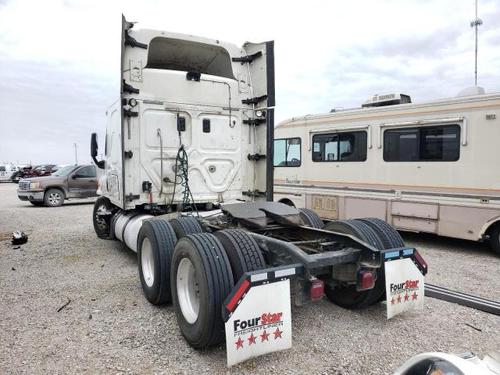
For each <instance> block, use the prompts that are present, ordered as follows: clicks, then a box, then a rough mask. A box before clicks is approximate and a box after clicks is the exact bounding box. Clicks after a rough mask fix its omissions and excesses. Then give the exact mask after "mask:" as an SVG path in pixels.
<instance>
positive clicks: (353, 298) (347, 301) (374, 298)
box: [325, 220, 385, 309]
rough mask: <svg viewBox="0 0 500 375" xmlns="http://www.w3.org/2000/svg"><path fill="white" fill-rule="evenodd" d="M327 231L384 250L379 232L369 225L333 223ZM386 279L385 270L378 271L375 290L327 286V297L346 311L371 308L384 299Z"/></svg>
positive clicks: (350, 221)
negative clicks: (354, 238)
mask: <svg viewBox="0 0 500 375" xmlns="http://www.w3.org/2000/svg"><path fill="white" fill-rule="evenodd" d="M325 229H326V230H331V231H333V232H340V233H345V234H350V235H353V236H354V237H356V238H358V239H360V240H361V241H363V242H366V243H368V244H370V245H372V246H373V247H375V248H376V249H379V250H380V249H383V248H384V243H383V241H382V239H381V238H380V236H379V235H378V233H377V232H375V231H374V230H373V229H372V228H371V227H370V226H368V224H366V223H363V222H361V221H358V220H338V221H331V222H329V223H328V224H326V226H325ZM384 293H385V277H384V274H383V270H381V269H379V270H378V271H377V280H376V281H375V286H374V287H373V289H370V290H364V291H357V290H356V285H337V286H335V287H331V286H329V285H328V283H326V284H325V295H326V297H327V298H328V299H329V300H330V301H331V302H333V303H335V304H336V305H339V306H341V307H344V308H346V309H360V308H364V307H368V306H371V305H373V304H375V303H377V302H378V301H380V300H381V299H382V298H383V297H384Z"/></svg>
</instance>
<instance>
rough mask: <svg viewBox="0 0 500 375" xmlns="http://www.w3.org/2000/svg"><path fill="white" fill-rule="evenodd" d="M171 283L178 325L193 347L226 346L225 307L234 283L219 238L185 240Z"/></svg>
mask: <svg viewBox="0 0 500 375" xmlns="http://www.w3.org/2000/svg"><path fill="white" fill-rule="evenodd" d="M170 282H171V285H172V302H173V304H174V308H175V315H176V317H177V322H178V324H179V328H180V330H181V333H182V335H183V336H184V337H185V339H186V341H187V342H188V343H189V345H191V346H192V347H194V348H197V349H198V348H200V349H201V348H206V347H209V346H214V345H218V344H220V343H221V342H223V341H224V321H223V318H222V305H223V303H224V299H225V298H226V296H227V295H228V294H229V293H230V292H231V288H232V286H233V284H234V282H233V275H232V273H231V266H230V264H229V260H228V258H227V256H226V253H225V251H224V248H223V247H222V244H221V243H220V241H219V240H218V239H217V237H215V236H214V235H213V234H210V233H199V234H191V235H189V236H186V237H183V238H181V239H180V240H179V242H178V243H177V245H176V247H175V250H174V254H173V257H172V271H171V274H170Z"/></svg>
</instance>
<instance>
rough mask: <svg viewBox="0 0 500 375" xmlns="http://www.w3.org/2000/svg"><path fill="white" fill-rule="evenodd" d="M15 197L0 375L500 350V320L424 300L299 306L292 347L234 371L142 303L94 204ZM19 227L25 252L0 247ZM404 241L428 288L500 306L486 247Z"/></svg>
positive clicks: (130, 266) (289, 370) (129, 266)
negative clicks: (403, 304) (96, 225)
mask: <svg viewBox="0 0 500 375" xmlns="http://www.w3.org/2000/svg"><path fill="white" fill-rule="evenodd" d="M15 188H16V186H15V185H14V184H0V317H1V318H0V373H35V374H37V373H122V372H126V373H169V374H170V373H229V372H230V373H233V372H234V373H254V372H259V373H264V372H265V373H276V374H277V373H279V374H295V373H327V374H384V373H391V372H392V371H393V370H394V369H395V368H397V366H399V365H400V364H401V363H402V362H404V361H405V360H406V359H407V358H409V357H410V356H412V355H414V354H417V353H420V352H424V351H446V352H455V353H460V352H464V351H467V350H471V351H473V352H475V353H477V354H480V355H484V354H485V353H487V352H488V351H491V350H500V336H499V334H500V317H497V316H493V315H490V314H486V313H483V312H480V311H476V310H473V309H470V308H466V307H462V306H458V305H454V304H450V303H447V302H442V301H438V300H433V299H430V298H427V299H426V302H425V307H424V310H423V311H417V312H411V313H408V314H405V315H403V316H398V317H396V318H394V319H392V320H389V321H387V320H386V319H385V310H384V308H385V306H384V305H382V304H379V305H377V306H372V307H371V308H369V309H366V310H362V311H355V312H352V311H347V310H344V309H342V308H340V307H337V306H335V305H333V304H331V303H329V302H328V301H326V300H324V301H321V302H319V303H316V304H312V305H307V306H304V307H300V308H294V311H293V318H294V320H293V335H294V342H293V348H292V349H291V350H288V351H286V352H281V353H274V354H270V355H267V356H264V357H260V358H257V359H253V360H250V361H247V362H245V363H243V364H240V365H239V366H236V367H234V368H232V369H231V371H229V370H228V369H227V368H226V367H225V351H224V349H223V348H222V347H219V348H214V349H211V350H208V351H201V352H200V351H195V350H193V349H191V348H190V347H189V346H188V345H187V344H186V342H185V341H184V340H183V338H182V336H181V335H180V332H179V330H178V328H177V324H176V320H175V315H174V311H173V308H172V307H171V306H165V307H160V308H159V307H156V306H152V305H150V304H149V303H148V302H147V301H146V299H145V298H144V297H143V296H142V291H141V286H140V281H139V277H138V273H137V265H136V259H135V254H134V253H132V252H131V251H129V250H126V249H124V248H123V247H122V246H121V244H120V243H118V242H112V241H104V240H99V239H97V238H96V236H95V235H94V232H93V228H92V223H91V213H92V202H91V201H88V200H87V201H79V202H74V203H67V204H65V205H64V206H63V207H59V208H45V207H34V206H32V205H30V204H29V203H28V202H21V201H19V200H18V199H17V197H16V193H15ZM14 230H23V231H25V232H26V233H27V234H28V235H29V242H28V243H27V244H25V245H23V246H22V247H21V248H20V249H14V248H13V246H12V245H11V244H10V242H9V241H8V240H2V235H4V234H5V235H7V236H8V235H9V233H11V232H12V231H14ZM405 239H406V241H407V244H408V245H413V246H416V247H417V248H418V249H420V251H421V252H422V254H423V256H424V257H425V259H426V260H427V262H428V263H429V267H430V273H429V275H428V278H427V281H428V282H431V283H434V284H438V285H442V286H446V287H449V288H452V289H459V290H463V291H466V292H471V293H474V294H477V295H480V296H484V297H488V298H494V299H500V293H499V289H498V286H499V285H500V272H499V270H500V257H498V256H495V255H494V254H493V253H491V252H490V251H489V250H488V249H487V248H486V247H485V246H484V245H481V244H476V243H471V242H466V241H458V240H452V239H443V238H437V237H433V236H423V235H417V234H408V235H405ZM68 301H70V302H69V304H68V305H67V306H66V307H65V308H63V309H62V310H61V311H59V312H58V309H59V308H60V307H61V306H63V305H64V304H65V303H67V302H68ZM467 324H470V325H472V326H474V327H476V328H477V329H474V328H472V327H470V326H468V325H467Z"/></svg>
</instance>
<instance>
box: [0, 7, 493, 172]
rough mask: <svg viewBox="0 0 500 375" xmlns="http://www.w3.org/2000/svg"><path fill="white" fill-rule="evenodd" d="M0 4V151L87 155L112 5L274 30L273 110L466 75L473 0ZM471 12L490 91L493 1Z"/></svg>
mask: <svg viewBox="0 0 500 375" xmlns="http://www.w3.org/2000/svg"><path fill="white" fill-rule="evenodd" d="M0 9H1V11H0V66H2V69H1V70H0V82H1V85H2V90H1V91H0V113H1V117H0V132H1V134H2V137H0V161H9V160H12V161H16V160H18V161H20V162H27V161H29V160H32V161H33V162H35V163H38V162H59V163H68V162H72V161H73V143H74V142H76V143H77V144H78V146H79V152H80V155H81V160H85V161H88V143H89V135H90V133H91V132H92V131H96V130H97V131H99V132H100V133H101V134H102V133H103V131H104V124H105V115H104V112H105V110H106V108H107V106H108V105H109V104H111V103H112V102H113V101H114V100H115V99H116V98H117V96H118V85H119V79H118V69H119V68H118V66H119V42H118V41H119V30H120V14H121V13H122V12H123V13H124V14H126V15H127V16H128V18H129V19H130V20H133V21H140V24H139V25H137V26H136V27H144V28H158V29H166V30H169V31H175V32H180V33H187V34H194V35H202V36H206V37H211V38H216V39H221V40H227V41H230V42H233V43H235V44H239V45H241V44H242V43H243V42H245V41H246V40H251V41H257V42H258V41H262V40H275V49H276V50H275V52H276V53H275V55H276V90H277V108H276V119H277V121H280V120H283V119H285V118H288V117H292V116H300V115H304V114H308V113H319V112H328V111H329V110H330V109H331V108H333V107H353V106H359V105H360V104H361V103H362V102H364V101H365V100H366V99H367V98H368V97H370V96H371V95H373V94H375V93H380V94H381V93H387V92H406V93H409V94H411V95H412V98H413V99H414V101H417V102H421V101H426V100H432V99H438V98H442V97H449V96H454V95H455V94H456V93H457V92H458V91H459V90H460V89H462V88H464V87H466V86H471V85H472V84H473V68H474V67H473V62H474V60H473V50H474V44H473V43H474V34H473V30H472V29H471V28H470V27H469V22H470V20H471V19H472V18H473V17H474V14H473V11H474V8H473V3H472V2H457V1H454V0H441V1H439V2H435V1H420V0H407V1H397V0H383V1H382V0H381V1H377V2H374V1H361V0H353V1H349V2H339V1H335V2H324V1H318V0H310V1H308V2H307V3H304V2H301V1H289V2H287V3H286V4H285V3H282V2H269V1H263V0H255V1H254V2H252V3H248V2H235V1H230V0H224V1H218V2H206V1H200V2H195V3H192V2H189V3H188V2H163V1H158V0H145V1H143V2H141V4H140V6H139V5H138V3H137V2H136V1H132V0H124V1H118V0H111V1H100V0H87V1H83V0H66V1H63V0H45V1H37V0H24V1H14V0H11V1H5V0H0ZM480 16H481V18H482V19H483V21H484V25H483V26H481V28H480V44H479V50H480V57H479V82H480V84H481V85H482V86H484V87H485V88H486V89H487V91H489V92H492V91H499V88H500V79H499V77H498V71H497V70H498V69H497V64H496V62H497V61H499V59H500V51H499V50H498V47H497V46H498V44H499V42H500V25H499V24H498V22H497V20H498V18H499V16H500V5H499V4H498V2H497V1H495V0H489V1H487V0H483V1H481V3H480ZM101 139H103V137H102V136H101Z"/></svg>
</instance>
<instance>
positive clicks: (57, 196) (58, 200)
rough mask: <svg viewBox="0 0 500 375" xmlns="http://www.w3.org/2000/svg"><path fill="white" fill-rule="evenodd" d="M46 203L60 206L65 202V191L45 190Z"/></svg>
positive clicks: (51, 205) (50, 205)
mask: <svg viewBox="0 0 500 375" xmlns="http://www.w3.org/2000/svg"><path fill="white" fill-rule="evenodd" d="M43 201H44V203H45V205H46V206H49V207H59V206H61V205H62V204H63V202H64V193H63V192H62V191H61V190H59V189H49V190H47V191H46V192H45V198H44V200H43Z"/></svg>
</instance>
